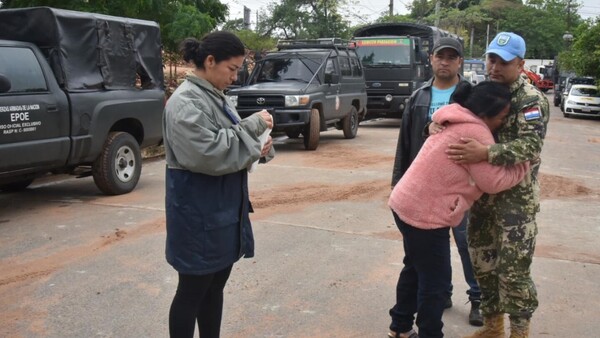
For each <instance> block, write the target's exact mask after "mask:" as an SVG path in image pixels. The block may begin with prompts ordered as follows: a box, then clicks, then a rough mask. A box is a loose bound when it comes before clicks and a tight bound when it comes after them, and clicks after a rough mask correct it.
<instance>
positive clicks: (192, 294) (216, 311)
mask: <svg viewBox="0 0 600 338" xmlns="http://www.w3.org/2000/svg"><path fill="white" fill-rule="evenodd" d="M232 267H233V266H229V267H227V268H226V269H224V270H221V271H217V272H215V273H211V274H208V275H186V274H182V273H180V274H179V284H178V285H177V292H176V293H175V297H174V298H173V302H172V303H171V310H170V312H169V335H170V337H171V338H193V337H194V329H195V327H196V321H198V329H199V331H200V336H201V337H202V338H218V337H219V335H220V333H221V316H222V314H223V288H225V283H227V279H229V274H230V273H231V268H232Z"/></svg>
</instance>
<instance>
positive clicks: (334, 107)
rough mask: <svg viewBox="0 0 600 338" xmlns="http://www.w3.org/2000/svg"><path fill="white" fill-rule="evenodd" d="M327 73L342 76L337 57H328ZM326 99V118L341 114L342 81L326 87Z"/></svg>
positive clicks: (324, 111) (324, 107)
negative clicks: (340, 95)
mask: <svg viewBox="0 0 600 338" xmlns="http://www.w3.org/2000/svg"><path fill="white" fill-rule="evenodd" d="M325 74H336V75H337V76H338V79H339V78H340V77H341V74H340V68H339V65H338V63H337V59H336V58H328V59H327V61H326V64H325ZM324 91H325V100H324V102H323V115H324V116H325V119H329V118H331V117H334V116H339V115H340V114H341V113H340V112H341V109H340V108H341V107H340V105H341V100H340V97H339V94H340V83H339V81H338V83H331V84H328V85H327V86H326V87H325V90H324Z"/></svg>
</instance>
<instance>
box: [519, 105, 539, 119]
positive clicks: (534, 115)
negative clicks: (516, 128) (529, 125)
mask: <svg viewBox="0 0 600 338" xmlns="http://www.w3.org/2000/svg"><path fill="white" fill-rule="evenodd" d="M523 114H524V115H525V121H531V120H539V119H540V118H541V117H542V114H540V109H539V108H537V107H536V108H529V109H527V110H525V111H523Z"/></svg>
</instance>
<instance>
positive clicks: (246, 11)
mask: <svg viewBox="0 0 600 338" xmlns="http://www.w3.org/2000/svg"><path fill="white" fill-rule="evenodd" d="M244 29H250V8H248V7H246V6H244Z"/></svg>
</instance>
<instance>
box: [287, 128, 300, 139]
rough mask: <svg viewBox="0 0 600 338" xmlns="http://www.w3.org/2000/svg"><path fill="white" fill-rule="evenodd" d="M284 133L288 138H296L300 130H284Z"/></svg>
mask: <svg viewBox="0 0 600 338" xmlns="http://www.w3.org/2000/svg"><path fill="white" fill-rule="evenodd" d="M285 134H286V135H287V137H289V138H298V137H300V132H299V131H298V130H286V131H285Z"/></svg>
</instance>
